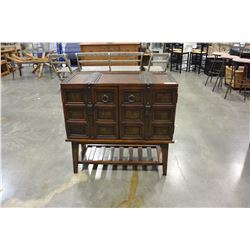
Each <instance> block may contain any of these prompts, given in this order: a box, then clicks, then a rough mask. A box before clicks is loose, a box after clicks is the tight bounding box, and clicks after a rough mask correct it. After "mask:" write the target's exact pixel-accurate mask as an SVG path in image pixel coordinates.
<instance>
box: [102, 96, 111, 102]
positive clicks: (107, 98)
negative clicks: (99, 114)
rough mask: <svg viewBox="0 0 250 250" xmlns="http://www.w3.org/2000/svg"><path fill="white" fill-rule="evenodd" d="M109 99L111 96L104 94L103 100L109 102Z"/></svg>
mask: <svg viewBox="0 0 250 250" xmlns="http://www.w3.org/2000/svg"><path fill="white" fill-rule="evenodd" d="M108 101H109V96H108V95H103V96H102V102H103V103H107V102H108Z"/></svg>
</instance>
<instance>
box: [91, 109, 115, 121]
mask: <svg viewBox="0 0 250 250" xmlns="http://www.w3.org/2000/svg"><path fill="white" fill-rule="evenodd" d="M94 121H95V122H116V121H117V108H116V107H107V106H101V107H96V108H95V110H94Z"/></svg>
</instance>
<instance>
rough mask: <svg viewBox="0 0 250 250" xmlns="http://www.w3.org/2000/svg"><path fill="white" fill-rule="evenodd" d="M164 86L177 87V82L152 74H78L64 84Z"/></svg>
mask: <svg viewBox="0 0 250 250" xmlns="http://www.w3.org/2000/svg"><path fill="white" fill-rule="evenodd" d="M90 83H94V84H124V83H126V84H164V85H173V86H177V85H178V84H177V83H176V82H175V80H174V79H173V78H172V77H171V76H170V75H167V74H159V73H157V74H153V73H151V72H126V73H124V72H115V73H113V72H91V73H89V72H88V73H86V72H76V73H74V74H72V75H71V76H70V77H68V78H67V79H65V80H64V81H63V83H62V85H64V84H90Z"/></svg>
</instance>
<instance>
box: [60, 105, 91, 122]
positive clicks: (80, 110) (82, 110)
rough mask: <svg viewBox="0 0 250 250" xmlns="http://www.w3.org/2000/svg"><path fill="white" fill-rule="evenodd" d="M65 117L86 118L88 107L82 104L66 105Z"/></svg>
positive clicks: (69, 118) (71, 118)
mask: <svg viewBox="0 0 250 250" xmlns="http://www.w3.org/2000/svg"><path fill="white" fill-rule="evenodd" d="M65 118H66V121H68V120H86V107H85V105H82V106H72V105H66V106H65Z"/></svg>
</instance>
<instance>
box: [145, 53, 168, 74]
mask: <svg viewBox="0 0 250 250" xmlns="http://www.w3.org/2000/svg"><path fill="white" fill-rule="evenodd" d="M169 58H170V55H169V53H152V54H151V56H150V59H149V63H148V66H145V67H144V68H145V69H146V70H147V71H152V72H159V73H165V72H166V71H167V67H168V63H169Z"/></svg>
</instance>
